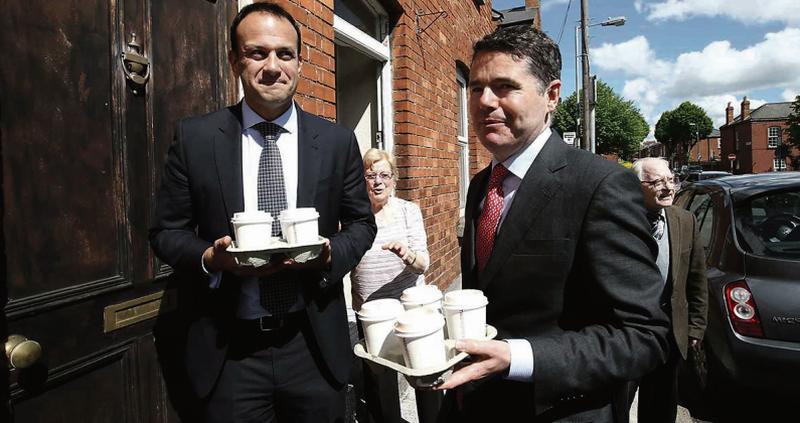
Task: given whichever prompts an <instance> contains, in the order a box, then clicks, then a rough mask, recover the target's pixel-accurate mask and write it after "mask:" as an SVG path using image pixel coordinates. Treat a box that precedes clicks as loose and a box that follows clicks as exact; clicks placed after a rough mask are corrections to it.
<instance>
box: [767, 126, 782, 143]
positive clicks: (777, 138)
mask: <svg viewBox="0 0 800 423" xmlns="http://www.w3.org/2000/svg"><path fill="white" fill-rule="evenodd" d="M773 129H774V130H775V135H772V134H770V133H771V132H772V130H773ZM779 145H781V127H780V126H770V127H768V128H767V148H778V146H779Z"/></svg>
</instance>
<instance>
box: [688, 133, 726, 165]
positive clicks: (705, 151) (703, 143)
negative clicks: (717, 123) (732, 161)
mask: <svg viewBox="0 0 800 423" xmlns="http://www.w3.org/2000/svg"><path fill="white" fill-rule="evenodd" d="M718 141H719V137H712V138H700V141H698V142H697V144H695V145H694V146H693V147H692V150H691V152H690V153H689V157H690V161H697V156H698V154H699V155H700V157H701V160H700V161H701V162H707V161H708V160H709V159H710V158H711V157H713V158H715V159H717V160H719V157H720V149H719V148H718V147H717V143H718ZM709 151H710V152H711V154H710V155H709Z"/></svg>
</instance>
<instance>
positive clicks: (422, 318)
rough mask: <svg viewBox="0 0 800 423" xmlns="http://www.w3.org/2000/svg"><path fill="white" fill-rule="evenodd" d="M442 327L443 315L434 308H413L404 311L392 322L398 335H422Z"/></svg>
mask: <svg viewBox="0 0 800 423" xmlns="http://www.w3.org/2000/svg"><path fill="white" fill-rule="evenodd" d="M442 327H444V317H442V315H441V314H439V313H438V312H436V311H435V310H431V309H427V308H415V309H412V310H408V311H404V312H403V313H402V314H401V315H400V316H399V317H398V318H397V321H396V322H395V323H394V330H395V333H397V334H398V335H400V336H422V335H427V334H429V333H432V332H435V331H437V330H439V329H441V328H442Z"/></svg>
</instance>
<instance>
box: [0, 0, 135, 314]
mask: <svg viewBox="0 0 800 423" xmlns="http://www.w3.org/2000/svg"><path fill="white" fill-rule="evenodd" d="M82 3H83V2H81V1H79V0H72V1H65V2H56V4H51V3H50V2H47V3H44V2H41V3H36V2H34V3H31V4H30V6H28V5H27V2H11V4H7V5H6V7H8V8H10V9H11V10H10V13H8V12H9V11H7V12H4V15H5V16H6V18H5V19H3V21H5V22H3V27H4V28H6V31H7V32H6V33H7V34H15V35H14V36H13V37H3V38H2V39H3V41H2V42H1V43H2V44H0V46H1V47H0V48H2V51H3V52H4V55H5V56H6V58H9V59H11V58H13V60H3V64H2V65H0V66H2V68H3V71H2V78H3V81H2V86H3V96H2V100H0V101H2V103H1V104H2V106H0V107H2V111H3V140H4V144H3V160H4V166H3V171H4V173H3V184H4V185H6V186H10V187H13V189H11V190H4V194H5V207H6V210H5V212H6V214H5V227H4V233H5V237H6V241H7V242H8V244H7V245H8V247H9V248H7V251H6V255H7V262H8V273H7V275H8V284H9V290H10V291H11V292H10V294H11V296H12V298H13V299H22V298H26V297H30V296H33V295H36V294H43V293H45V292H49V291H52V290H54V289H58V288H67V287H70V286H73V285H77V284H82V283H87V282H92V281H97V280H101V279H104V278H109V277H114V276H117V275H119V273H120V270H122V269H121V267H120V263H119V253H120V246H121V245H123V244H122V241H123V240H120V239H119V238H120V236H121V235H122V236H123V238H124V234H120V231H119V230H118V229H119V228H118V224H117V222H118V221H121V220H122V219H124V216H120V215H119V214H118V210H115V207H114V206H115V201H114V200H115V198H116V197H117V195H115V192H114V184H115V178H116V177H118V175H115V174H114V169H113V166H114V156H115V152H114V145H113V142H112V132H113V130H112V125H113V120H112V119H111V118H112V112H111V85H110V84H109V81H108V75H109V74H110V63H111V57H110V51H109V49H108V41H109V40H108V39H107V37H106V36H105V35H104V34H108V33H109V30H110V28H109V7H108V4H105V3H98V4H96V5H94V6H95V7H80V5H81V4H82ZM23 5H25V6H23ZM37 6H38V7H37ZM4 10H7V9H6V8H5V7H4ZM12 17H13V18H15V19H9V18H12ZM0 19H2V18H0ZM42 23H45V25H42ZM79 51H80V53H79ZM100 205H105V206H100ZM101 247H102V248H101ZM56 252H60V253H59V254H55V253H56Z"/></svg>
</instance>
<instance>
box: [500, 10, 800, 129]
mask: <svg viewBox="0 0 800 423" xmlns="http://www.w3.org/2000/svg"><path fill="white" fill-rule="evenodd" d="M580 3H581V1H580V0H541V7H542V11H541V13H542V29H543V30H544V31H545V32H546V33H547V34H548V35H550V37H551V38H553V39H554V40H556V41H557V42H559V46H560V48H561V56H562V61H563V65H562V70H561V81H562V89H561V93H562V94H561V95H562V97H563V98H566V97H567V96H569V95H570V94H572V93H573V92H574V90H575V27H576V25H577V24H578V20H579V19H580ZM588 3H589V7H588V9H589V16H590V18H592V19H591V21H590V23H600V22H602V21H604V20H606V19H608V18H609V17H617V16H625V18H626V23H625V25H624V26H620V27H617V26H607V27H604V26H600V25H597V26H593V27H590V29H589V36H590V39H589V63H590V66H591V73H592V74H595V75H597V77H598V78H599V79H601V80H603V81H605V82H606V83H607V84H609V85H610V86H611V87H612V88H613V89H614V91H615V92H616V93H617V94H619V95H621V96H622V97H624V98H626V99H629V100H633V101H634V102H635V104H636V105H637V107H639V110H640V111H641V112H642V115H643V116H644V117H645V119H646V120H647V122H648V123H649V124H650V127H651V132H650V134H649V135H648V138H652V137H653V128H654V127H655V124H656V122H657V121H658V118H659V117H660V116H661V113H662V112H664V111H667V110H670V109H674V108H675V107H677V106H678V105H679V104H680V103H682V102H684V101H691V102H693V103H695V104H697V105H699V106H700V107H702V108H703V109H704V110H705V111H706V113H707V114H708V116H709V117H710V118H711V120H713V121H714V126H715V127H719V126H721V125H722V124H724V123H725V107H726V106H727V104H728V102H731V104H732V105H733V107H734V116H735V115H738V114H739V112H740V103H741V101H742V97H744V96H747V98H748V99H749V100H750V109H751V110H753V109H755V108H757V107H759V106H760V105H762V104H764V103H774V102H782V101H792V100H794V98H795V96H797V95H798V94H800V0H589V2H588ZM524 5H525V0H493V1H492V8H493V9H496V10H503V9H509V8H512V7H517V6H524ZM565 16H566V24H565V25H564V22H565ZM562 26H563V34H562ZM559 36H560V41H559Z"/></svg>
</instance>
